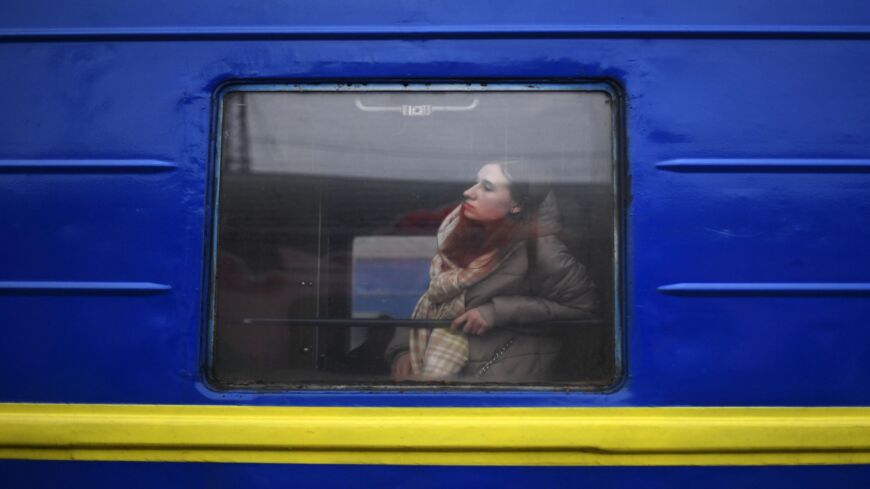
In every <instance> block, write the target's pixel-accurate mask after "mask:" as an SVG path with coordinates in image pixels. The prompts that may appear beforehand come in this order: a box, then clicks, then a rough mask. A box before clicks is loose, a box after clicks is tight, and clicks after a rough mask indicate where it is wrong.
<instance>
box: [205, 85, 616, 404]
mask: <svg viewBox="0 0 870 489" xmlns="http://www.w3.org/2000/svg"><path fill="white" fill-rule="evenodd" d="M220 104H221V105H220V110H219V112H220V117H219V127H220V133H219V138H218V139H219V140H218V154H219V165H218V173H219V175H218V176H219V178H218V182H219V184H218V191H217V197H216V198H217V205H216V206H215V208H216V209H217V217H216V232H215V239H216V243H215V256H214V259H213V280H214V282H213V291H214V296H213V301H214V302H213V307H212V311H213V316H212V317H211V326H212V327H211V333H210V334H211V342H210V344H211V352H210V359H209V362H210V378H211V380H212V382H214V383H215V384H216V385H218V386H221V387H225V388H234V387H242V386H244V387H246V388H250V387H252V386H253V387H261V388H269V389H300V388H324V387H329V386H335V387H348V386H349V387H352V388H353V387H356V388H378V389H380V388H384V389H389V388H400V389H414V388H421V389H427V388H433V387H438V388H474V387H475V386H478V387H479V386H481V385H485V386H486V387H487V388H518V387H522V386H529V387H535V388H537V387H547V386H550V387H558V388H566V387H576V388H579V389H592V390H594V389H601V388H604V387H606V386H608V385H611V384H612V383H613V382H614V380H615V376H616V372H617V363H618V362H617V355H616V352H617V337H618V335H617V320H616V316H617V315H616V313H615V311H616V309H617V308H616V304H617V302H618V293H617V291H618V285H619V284H617V283H615V280H616V277H618V274H617V273H616V272H617V270H616V263H615V260H614V257H615V256H617V253H616V250H617V249H618V247H617V243H616V240H617V238H618V233H617V229H616V224H615V223H616V222H617V221H618V219H616V217H617V205H616V203H617V198H616V197H617V196H616V185H615V183H616V174H617V172H616V166H617V165H616V163H615V162H616V156H615V150H614V148H615V147H617V144H616V142H617V141H615V140H614V138H615V137H616V136H615V134H616V131H615V130H614V127H615V126H616V123H615V118H616V114H617V113H616V111H615V109H614V106H615V105H617V104H616V103H615V98H614V96H613V94H612V92H611V91H610V90H608V89H607V88H604V87H602V86H599V85H589V86H579V87H578V86H570V87H567V86H555V87H554V86H542V87H534V86H526V85H524V86H522V87H519V86H474V85H462V86H448V85H443V86H438V85H434V86H432V85H426V86H422V85H421V86H413V85H411V86H391V85H390V86H386V85H385V86H380V87H379V86H377V85H373V86H372V85H370V86H282V87H276V86H267V87H261V86H240V87H235V88H232V89H229V90H227V91H225V92H224V93H223V95H222V97H221V101H220Z"/></svg>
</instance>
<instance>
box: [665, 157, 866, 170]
mask: <svg viewBox="0 0 870 489" xmlns="http://www.w3.org/2000/svg"><path fill="white" fill-rule="evenodd" d="M656 168H659V169H661V170H670V171H678V172H745V173H775V172H791V173H825V172H831V173H863V172H870V160H860V159H822V158H807V159H794V158H791V159H786V158H781V159H771V158H716V159H713V158H706V159H704V158H689V159H679V160H667V161H660V162H658V163H656Z"/></svg>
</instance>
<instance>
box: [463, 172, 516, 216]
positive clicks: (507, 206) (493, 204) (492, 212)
mask: <svg viewBox="0 0 870 489" xmlns="http://www.w3.org/2000/svg"><path fill="white" fill-rule="evenodd" d="M462 196H463V197H464V198H465V201H464V202H463V204H462V214H463V215H464V216H465V217H467V218H468V219H471V220H473V221H480V222H483V223H486V222H493V221H498V220H500V219H503V218H504V217H505V216H507V215H508V214H516V213H517V212H519V211H520V208H519V206H518V205H517V204H516V202H514V201H513V199H512V198H511V192H510V182H509V181H508V179H507V177H506V176H505V175H504V173H503V172H502V171H501V167H499V166H498V165H497V164H495V163H490V164H488V165H484V166H483V168H481V169H480V171H479V172H477V183H475V184H474V185H472V186H471V187H470V188H469V189H468V190H466V191H465V192H463V193H462Z"/></svg>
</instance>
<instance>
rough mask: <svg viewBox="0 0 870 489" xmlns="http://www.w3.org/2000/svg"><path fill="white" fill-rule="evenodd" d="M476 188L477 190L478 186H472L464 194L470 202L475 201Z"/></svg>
mask: <svg viewBox="0 0 870 489" xmlns="http://www.w3.org/2000/svg"><path fill="white" fill-rule="evenodd" d="M475 188H477V185H472V186H471V187H468V188H467V189H466V190H465V192H462V196H463V197H465V198H466V199H468V200H473V199H474V189H475Z"/></svg>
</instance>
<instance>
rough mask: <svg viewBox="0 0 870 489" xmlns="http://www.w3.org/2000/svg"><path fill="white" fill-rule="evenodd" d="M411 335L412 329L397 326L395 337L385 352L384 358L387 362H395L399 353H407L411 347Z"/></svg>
mask: <svg viewBox="0 0 870 489" xmlns="http://www.w3.org/2000/svg"><path fill="white" fill-rule="evenodd" d="M410 336H411V330H410V329H408V328H396V331H395V332H394V333H393V339H391V340H390V343H389V344H388V345H387V349H386V351H385V352H384V359H385V360H386V361H387V363H393V360H395V359H396V357H398V356H399V354H401V353H405V352H407V351H408V350H409V349H410V347H409V346H408V340H409V338H410Z"/></svg>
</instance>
